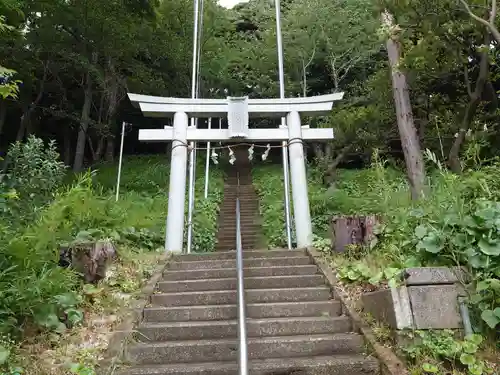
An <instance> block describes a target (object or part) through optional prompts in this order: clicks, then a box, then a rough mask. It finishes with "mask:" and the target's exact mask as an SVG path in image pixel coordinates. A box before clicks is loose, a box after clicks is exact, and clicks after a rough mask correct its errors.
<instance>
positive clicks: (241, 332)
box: [236, 172, 248, 375]
mask: <svg viewBox="0 0 500 375" xmlns="http://www.w3.org/2000/svg"><path fill="white" fill-rule="evenodd" d="M236 174H237V179H238V185H237V196H236V269H237V278H238V292H237V293H238V340H239V366H238V367H239V375H248V348H247V328H246V312H245V308H246V305H245V286H244V278H243V246H242V241H241V219H240V173H239V172H236Z"/></svg>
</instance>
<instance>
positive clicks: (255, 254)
mask: <svg viewBox="0 0 500 375" xmlns="http://www.w3.org/2000/svg"><path fill="white" fill-rule="evenodd" d="M292 254H293V256H304V255H306V254H305V250H288V249H283V250H250V251H245V252H244V253H243V257H244V258H273V257H274V258H275V257H288V256H292ZM225 259H232V260H234V259H236V251H217V252H213V253H201V254H194V253H193V254H184V255H181V256H179V255H177V256H174V258H173V261H178V260H182V261H183V262H189V261H200V260H225Z"/></svg>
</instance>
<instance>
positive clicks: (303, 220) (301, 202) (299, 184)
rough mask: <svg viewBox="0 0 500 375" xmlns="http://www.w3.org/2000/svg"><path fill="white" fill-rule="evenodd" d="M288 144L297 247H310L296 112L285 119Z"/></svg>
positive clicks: (310, 239) (300, 135)
mask: <svg viewBox="0 0 500 375" xmlns="http://www.w3.org/2000/svg"><path fill="white" fill-rule="evenodd" d="M287 124H288V137H289V140H290V141H291V142H290V172H291V177H292V196H293V207H294V208H295V215H294V218H295V231H296V234H297V246H298V247H308V246H312V242H313V236H312V225H311V211H310V209H309V197H308V194H307V175H306V166H305V160H304V146H303V145H302V142H300V141H301V140H302V127H301V126H300V116H299V113H298V112H290V113H289V114H288V118H287Z"/></svg>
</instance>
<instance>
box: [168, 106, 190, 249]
mask: <svg viewBox="0 0 500 375" xmlns="http://www.w3.org/2000/svg"><path fill="white" fill-rule="evenodd" d="M188 122H189V121H188V116H187V114H186V113H184V112H178V113H176V114H175V115H174V137H173V138H174V140H173V142H172V161H171V163H170V186H169V189H168V215H167V230H166V233H165V250H166V251H168V252H174V253H180V252H182V248H183V246H182V245H183V243H184V212H185V211H184V207H185V206H184V199H185V198H186V168H187V152H188V150H187V148H186V142H187V139H186V138H187V128H188Z"/></svg>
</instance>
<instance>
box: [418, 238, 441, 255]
mask: <svg viewBox="0 0 500 375" xmlns="http://www.w3.org/2000/svg"><path fill="white" fill-rule="evenodd" d="M417 249H418V250H425V251H427V252H428V253H432V254H437V253H439V252H440V251H441V250H442V249H443V244H442V241H441V239H440V237H439V236H438V235H437V233H429V234H428V235H427V236H425V237H424V238H423V239H422V240H420V241H419V243H418V244H417Z"/></svg>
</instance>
